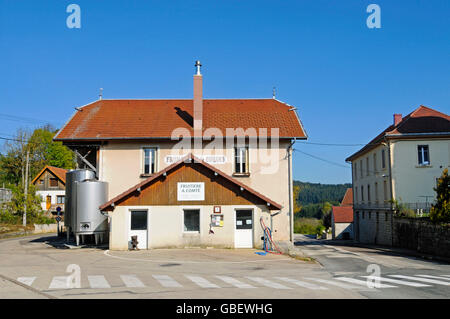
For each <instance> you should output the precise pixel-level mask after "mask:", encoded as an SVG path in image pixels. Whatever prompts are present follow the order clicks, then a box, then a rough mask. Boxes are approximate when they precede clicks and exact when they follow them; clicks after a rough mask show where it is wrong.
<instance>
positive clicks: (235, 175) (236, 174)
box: [232, 173, 250, 177]
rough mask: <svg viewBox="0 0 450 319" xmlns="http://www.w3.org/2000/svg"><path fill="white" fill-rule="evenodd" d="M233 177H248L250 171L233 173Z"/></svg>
mask: <svg viewBox="0 0 450 319" xmlns="http://www.w3.org/2000/svg"><path fill="white" fill-rule="evenodd" d="M232 176H234V177H249V176H250V173H233V175H232Z"/></svg>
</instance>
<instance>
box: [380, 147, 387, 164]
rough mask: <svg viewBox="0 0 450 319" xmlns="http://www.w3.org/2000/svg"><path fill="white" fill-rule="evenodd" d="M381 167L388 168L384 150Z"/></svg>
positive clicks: (382, 151)
mask: <svg viewBox="0 0 450 319" xmlns="http://www.w3.org/2000/svg"><path fill="white" fill-rule="evenodd" d="M381 168H386V158H385V151H384V150H381Z"/></svg>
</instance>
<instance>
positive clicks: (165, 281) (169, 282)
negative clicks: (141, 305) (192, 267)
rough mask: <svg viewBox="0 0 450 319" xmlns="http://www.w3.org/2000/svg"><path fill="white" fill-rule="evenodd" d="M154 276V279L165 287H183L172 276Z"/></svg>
mask: <svg viewBox="0 0 450 319" xmlns="http://www.w3.org/2000/svg"><path fill="white" fill-rule="evenodd" d="M152 276H153V278H155V279H156V280H158V282H159V283H160V284H161V286H163V287H169V288H175V287H183V286H182V285H180V284H179V283H178V282H177V281H175V280H174V279H172V278H171V277H170V276H167V275H152Z"/></svg>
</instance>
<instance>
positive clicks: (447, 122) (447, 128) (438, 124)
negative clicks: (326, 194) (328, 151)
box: [346, 105, 450, 161]
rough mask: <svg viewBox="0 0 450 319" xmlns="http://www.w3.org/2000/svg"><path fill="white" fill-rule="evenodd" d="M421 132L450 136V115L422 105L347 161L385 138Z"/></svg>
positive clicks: (348, 159)
mask: <svg viewBox="0 0 450 319" xmlns="http://www.w3.org/2000/svg"><path fill="white" fill-rule="evenodd" d="M421 134H422V135H423V134H430V136H431V135H433V134H434V135H436V136H438V135H449V136H450V116H449V115H447V114H444V113H441V112H438V111H436V110H433V109H432V108H429V107H426V106H423V105H421V106H419V107H418V108H417V109H415V110H414V111H413V112H411V113H410V114H408V115H406V116H405V117H403V118H402V120H401V121H400V122H399V123H398V124H397V125H394V124H392V125H390V126H388V127H387V128H386V129H385V130H384V131H383V132H381V133H380V134H379V135H377V136H376V137H375V138H374V139H373V140H371V141H370V142H369V143H367V145H366V146H364V147H363V148H362V149H360V150H359V151H358V152H356V153H354V154H353V155H351V156H350V157H348V158H347V159H346V161H351V160H353V159H354V158H356V157H358V156H360V155H362V154H364V153H366V152H368V151H370V150H371V149H373V148H375V147H376V146H378V145H379V144H380V143H381V142H382V141H383V140H384V139H385V138H391V139H399V138H405V137H410V136H414V135H421Z"/></svg>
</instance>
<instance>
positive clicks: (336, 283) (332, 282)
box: [305, 278, 360, 289]
mask: <svg viewBox="0 0 450 319" xmlns="http://www.w3.org/2000/svg"><path fill="white" fill-rule="evenodd" d="M305 279H308V280H313V281H317V282H321V283H324V284H328V285H332V286H337V287H341V288H346V289H356V288H360V287H358V286H353V285H349V284H344V283H342V282H336V281H332V280H326V279H320V278H305Z"/></svg>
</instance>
